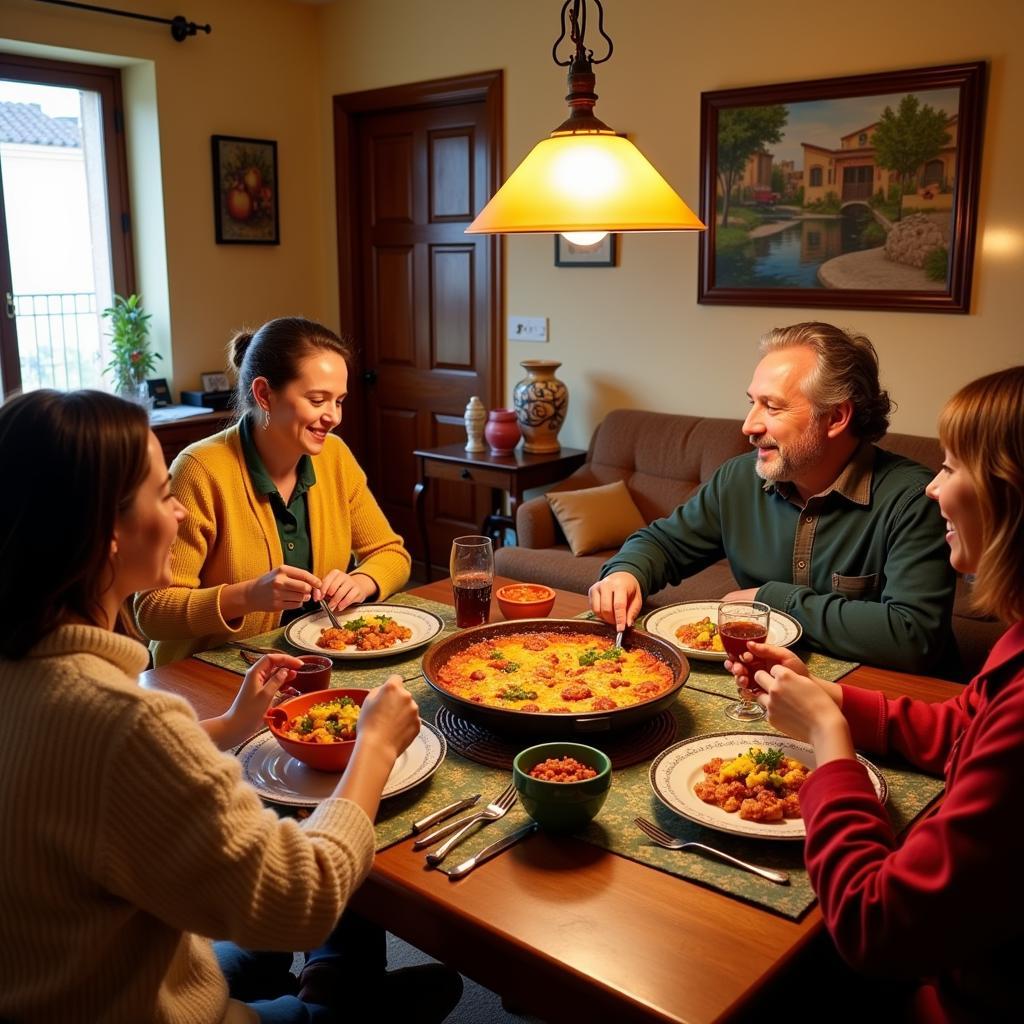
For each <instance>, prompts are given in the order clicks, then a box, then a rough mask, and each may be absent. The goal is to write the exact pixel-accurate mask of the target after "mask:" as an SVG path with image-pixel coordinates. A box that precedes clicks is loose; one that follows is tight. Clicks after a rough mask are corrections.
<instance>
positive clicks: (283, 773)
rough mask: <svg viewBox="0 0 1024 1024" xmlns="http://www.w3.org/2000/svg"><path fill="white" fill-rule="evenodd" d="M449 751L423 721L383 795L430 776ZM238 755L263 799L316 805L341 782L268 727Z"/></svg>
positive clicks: (293, 804)
mask: <svg viewBox="0 0 1024 1024" xmlns="http://www.w3.org/2000/svg"><path fill="white" fill-rule="evenodd" d="M447 752H448V744H447V743H446V742H445V739H444V737H443V736H442V735H441V734H440V733H439V732H438V731H437V730H436V729H435V728H434V727H433V726H432V725H430V724H429V723H428V722H420V731H419V735H418V736H417V737H416V738H415V739H414V740H413V741H412V743H410V744H409V746H408V747H406V748H405V750H403V751H402V753H401V754H399V755H398V760H397V761H395V767H394V768H392V769H391V774H390V775H389V776H388V781H387V782H386V783H385V784H384V792H383V794H382V796H384V797H389V796H397V795H398V794H399V793H404V792H405V791H406V790H407V789H412V787H413V786H418V785H419V784H420V783H421V782H423V781H424V780H425V779H428V778H430V776H431V775H433V774H434V772H436V771H437V769H438V768H439V767H440V765H441V762H442V761H443V760H444V758H445V754H446V753H447ZM235 757H237V758H238V760H239V761H241V762H242V774H244V775H245V777H246V779H247V780H248V781H249V782H250V783H251V784H252V785H253V786H254V787H255V788H256V790H257V791H258V792H259V794H260V796H261V797H263V799H264V800H270V801H272V802H273V803H275V804H288V805H289V806H290V807H316V805H317V804H319V803H320V801H321V800H323V799H325V798H326V797H329V796H330V795H331V794H332V793H333V792H334V787H335V786H336V785H337V784H338V775H337V774H335V773H333V772H318V771H316V770H315V769H314V768H310V767H309V766H308V765H305V764H303V763H302V762H301V761H296V760H295V758H294V757H292V756H291V755H290V754H288V753H287V752H286V751H285V750H284V748H283V747H282V746H281V745H280V744H279V743H278V742H277V740H276V739H274V736H273V734H272V733H271V732H270V730H269V729H264V730H263V731H262V732H258V733H257V734H256V735H255V736H253V737H252V738H251V739H248V740H246V741H245V743H243V744H242V745H241V746H240V747H239V748H238V749H237V750H236V751H235Z"/></svg>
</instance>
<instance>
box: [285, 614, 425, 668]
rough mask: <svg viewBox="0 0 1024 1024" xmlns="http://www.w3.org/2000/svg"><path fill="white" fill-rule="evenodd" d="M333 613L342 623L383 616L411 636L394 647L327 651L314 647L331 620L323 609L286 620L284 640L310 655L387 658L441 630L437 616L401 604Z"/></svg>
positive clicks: (414, 645)
mask: <svg viewBox="0 0 1024 1024" xmlns="http://www.w3.org/2000/svg"><path fill="white" fill-rule="evenodd" d="M334 614H335V615H336V616H337V618H338V621H339V622H340V623H342V625H344V624H345V623H346V622H349V621H351V620H352V619H357V618H359V616H360V615H366V616H369V615H387V616H389V617H390V618H392V619H394V620H395V622H397V623H398V624H399V625H400V626H405V628H406V629H411V630H412V636H411V637H409V639H408V640H399V641H398V643H396V644H395V646H394V647H386V648H385V649H384V650H382V651H357V650H356V649H355V648H354V647H351V648H347V649H346V650H344V651H332V650H328V649H327V648H326V647H317V643H316V642H317V640H319V639H320V630H322V629H329V628H330V625H331V620H330V619H328V618H327V612H325V611H317V612H311V613H310V614H309V615H303V616H302V618H301V619H296V620H295V621H294V622H290V623H289V624H288V626H287V628H286V629H285V631H284V638H285V640H287V641H288V643H290V644H291V645H292V647H298V648H299V649H300V650H303V651H311V652H312V653H313V654H324V655H326V656H327V657H328V658H354V659H362V658H390V657H391V656H392V655H394V654H405V653H406V652H407V651H414V650H415V649H416V648H417V647H422V646H423V645H424V644H429V643H430V641H431V640H433V639H434V637H435V636H437V635H438V634H439V633H441V631H442V630H443V629H444V621H443V620H442V619H441V617H440V616H438V615H435V614H434V613H433V612H428V611H424V610H423V609H422V608H410V607H408V606H406V605H404V604H357V605H353V606H351V607H350V608H346V609H345V610H344V611H341V612H335V613H334Z"/></svg>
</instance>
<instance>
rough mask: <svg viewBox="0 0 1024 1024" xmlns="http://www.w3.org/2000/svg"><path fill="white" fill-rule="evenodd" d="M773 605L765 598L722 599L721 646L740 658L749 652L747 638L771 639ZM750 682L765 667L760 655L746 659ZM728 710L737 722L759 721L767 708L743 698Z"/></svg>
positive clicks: (719, 611) (762, 641)
mask: <svg viewBox="0 0 1024 1024" xmlns="http://www.w3.org/2000/svg"><path fill="white" fill-rule="evenodd" d="M771 613H772V610H771V608H770V607H769V606H768V605H766V604H765V603H764V602H762V601H723V602H722V603H721V604H720V605H719V606H718V635H719V636H720V637H721V638H722V646H723V647H724V648H725V652H726V654H728V655H729V657H730V658H731V659H732V660H733V661H740V655H741V654H746V653H747V641H748V640H755V641H757V642H758V643H762V644H763V643H764V642H765V641H766V640H767V639H768V623H769V621H770V619H771ZM744 664H745V665H746V666H747V674H748V676H749V678H750V682H751V685H753V682H754V673H755V672H757V671H758V669H762V668H766V667H767V666H766V664H765V663H764V661H762V660H761V659H758V658H755V659H754V660H753V661H751V662H749V663H748V662H744ZM725 713H726V714H727V715H728V716H729V717H730V718H731V719H733V720H734V721H737V722H756V721H758V719H761V718H764V716H765V710H764V708H763V707H761V705H760V704H758V703H757V701H754V700H746V699H744V698H741V699H740V700H738V701H735V702H734V703H732V704H730V705H729V706H728V707H727V708H726V709H725Z"/></svg>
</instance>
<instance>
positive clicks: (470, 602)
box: [451, 536, 494, 629]
mask: <svg viewBox="0 0 1024 1024" xmlns="http://www.w3.org/2000/svg"><path fill="white" fill-rule="evenodd" d="M451 574H452V589H453V590H454V591H455V624H456V625H457V626H458V627H459V629H463V628H465V627H466V626H482V625H483V624H484V623H485V622H487V620H488V619H489V618H490V617H491V587H492V585H493V584H494V548H493V547H492V545H491V538H490V537H477V536H467V537H456V538H455V540H454V541H453V543H452V557H451Z"/></svg>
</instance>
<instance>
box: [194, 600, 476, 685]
mask: <svg viewBox="0 0 1024 1024" xmlns="http://www.w3.org/2000/svg"><path fill="white" fill-rule="evenodd" d="M388 603H389V604H404V605H409V606H411V607H413V608H422V609H423V610H424V611H428V612H433V613H434V614H435V615H438V616H440V618H441V619H442V620H443V621H444V629H443V630H442V631H441V632H440V633H439V634H438V636H437V638H436V639H435V640H434V641H433V642H434V643H437V641H438V640H441V639H443V638H444V637H446V636H449V635H451V634H452V633H454V632H455V628H456V627H455V609H454V608H453V607H452V606H451V605H449V604H439V603H438V602H437V601H427V600H425V599H424V598H422V597H416V596H414V595H412V594H395V595H394V596H392V597H390V598H388ZM242 642H243V643H245V642H249V643H252V644H255V645H256V646H257V647H276V648H277V649H278V650H280V651H282V652H283V653H285V654H294V653H295V648H294V647H292V645H291V644H289V643H288V642H287V641H286V640H285V638H284V629H283V628H282V629H273V630H271V631H270V632H269V633H261V634H260V635H259V636H247V637H246V638H245V640H244V641H242ZM423 651H424V648H422V647H418V648H417V649H416V650H414V651H409V653H408V654H396V655H394V656H393V657H390V658H373V659H372V660H362V659H358V660H357V659H353V660H352V661H341V660H338V661H335V662H334V670H333V671H332V672H331V687H332V688H334V687H338V686H366V687H368V686H378V685H379V684H380V683H383V682H384V680H385V679H387V678H388V676H390V675H392V674H394V673H396V672H397V673H398V674H399V675H400V676H401V677H402V678H403V679H414V678H415V677H416V676H418V675H419V674H420V671H421V667H422V666H421V663H422V661H423ZM193 657H194V658H199V659H200V661H208V662H209V663H210V664H211V665H216V666H217V667H218V668H226V669H227V670H228V671H229V672H237V673H238V674H239V675H245V672H246V670H247V669H248V668H249V666H248V665H247V664H246V663H245V661H244V660H243V659H242V656H241V654H240V653H239V651H238V648H237V647H228V646H223V647H214V648H213V649H212V650H209V651H200V652H199V653H198V654H194V655H193Z"/></svg>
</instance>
